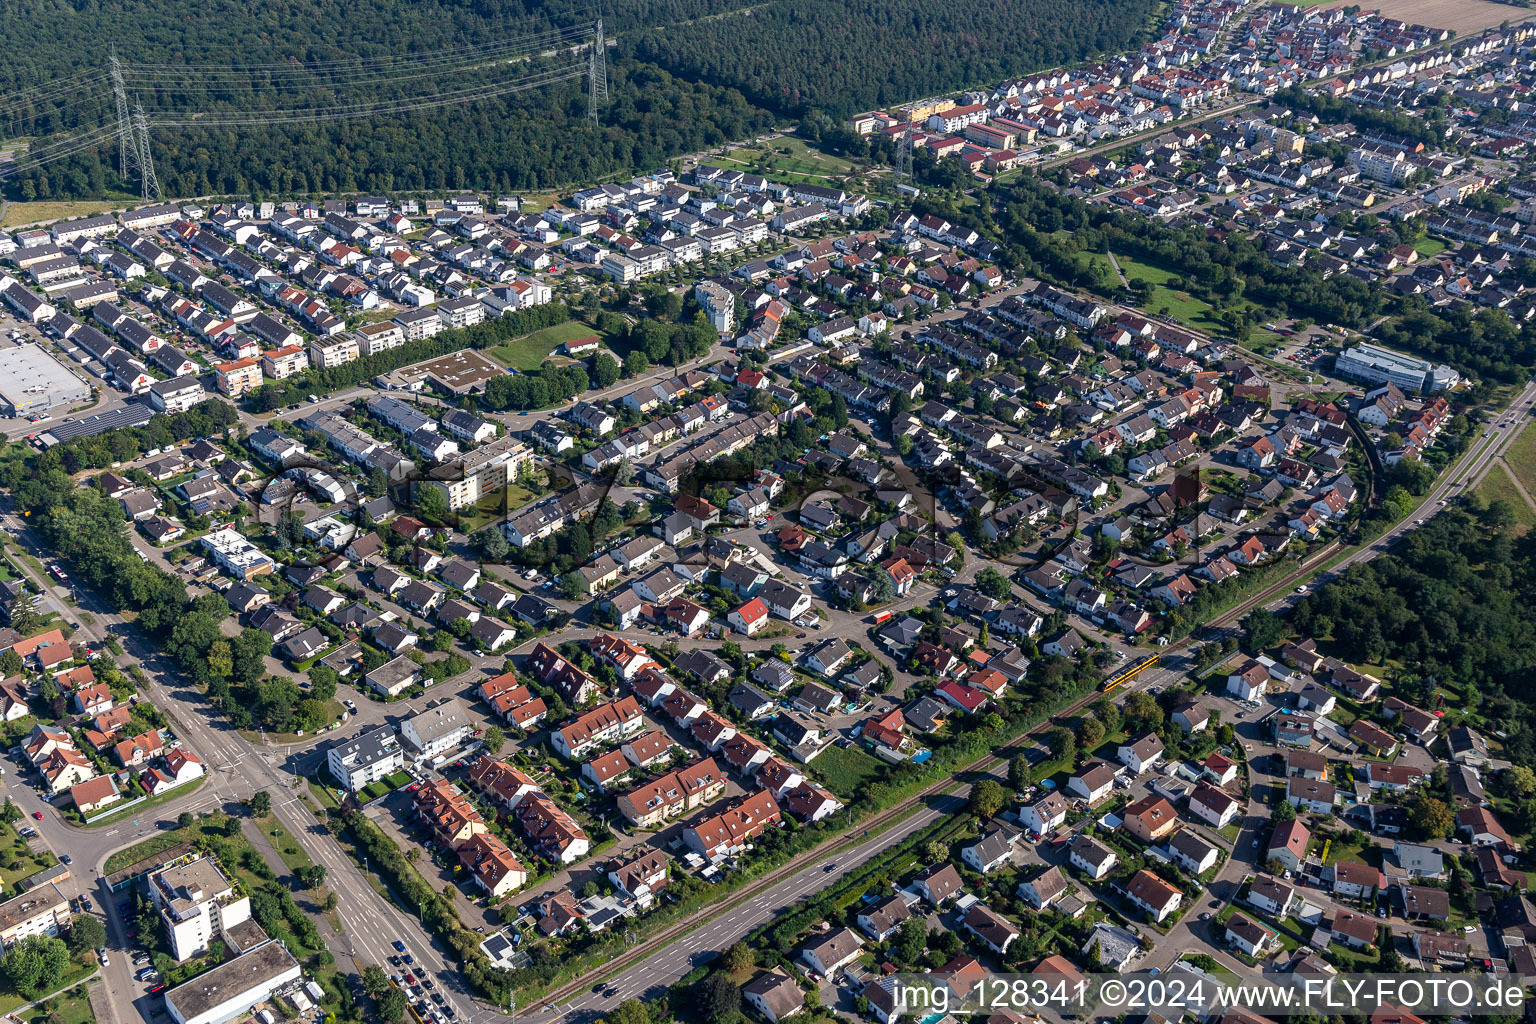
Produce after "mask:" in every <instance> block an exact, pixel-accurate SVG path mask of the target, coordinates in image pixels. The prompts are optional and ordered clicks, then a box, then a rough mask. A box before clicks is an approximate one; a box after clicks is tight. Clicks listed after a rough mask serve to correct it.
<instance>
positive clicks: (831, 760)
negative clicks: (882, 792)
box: [815, 746, 881, 800]
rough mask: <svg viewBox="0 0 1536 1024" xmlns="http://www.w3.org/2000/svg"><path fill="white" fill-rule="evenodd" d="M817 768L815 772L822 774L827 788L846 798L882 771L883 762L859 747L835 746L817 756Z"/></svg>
mask: <svg viewBox="0 0 1536 1024" xmlns="http://www.w3.org/2000/svg"><path fill="white" fill-rule="evenodd" d="M815 768H816V771H815V774H817V775H820V776H821V778H822V779H823V780H824V781H825V782H826V784H827V788H828V789H830V790H831V791H832V792H833V793H834V794H835V795H836V796H839V797H842V798H843V799H845V800H846V799H847V798H848V797H850V796H852V795H853V794H854V793H855V792H856V791H857V790H858V788H859V787H860V786H861V785H863V784H864V783H865V782H867V781H869V780H870V779H872V778H874V777H875V776H876V775H878V774H879V773H880V769H881V764H880V762H879V761H877V760H876V759H875V757H874V755H872V754H869V753H866V752H865V751H863V750H860V749H859V748H858V747H848V748H843V747H835V746H834V747H829V748H828V749H827V750H826V751H824V752H823V753H821V754H820V755H818V756H817V758H816V764H815Z"/></svg>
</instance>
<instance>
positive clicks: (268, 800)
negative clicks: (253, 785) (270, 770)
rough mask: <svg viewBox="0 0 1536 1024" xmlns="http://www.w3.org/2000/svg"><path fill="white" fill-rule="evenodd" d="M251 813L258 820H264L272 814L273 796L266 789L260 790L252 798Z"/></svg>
mask: <svg viewBox="0 0 1536 1024" xmlns="http://www.w3.org/2000/svg"><path fill="white" fill-rule="evenodd" d="M251 813H252V814H254V815H256V816H257V817H258V818H264V817H266V816H267V815H269V814H271V813H272V794H271V793H268V792H267V791H266V790H264V789H258V790H257V791H256V792H255V793H254V794H252V796H251Z"/></svg>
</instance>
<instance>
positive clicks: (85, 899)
mask: <svg viewBox="0 0 1536 1024" xmlns="http://www.w3.org/2000/svg"><path fill="white" fill-rule="evenodd" d="M80 905H81V906H82V907H84V908H85V909H86V910H90V909H91V898H90V897H89V896H81V897H80Z"/></svg>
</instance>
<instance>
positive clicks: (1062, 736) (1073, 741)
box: [1045, 725, 1077, 761]
mask: <svg viewBox="0 0 1536 1024" xmlns="http://www.w3.org/2000/svg"><path fill="white" fill-rule="evenodd" d="M1045 745H1046V747H1047V748H1048V749H1049V750H1050V752H1051V758H1052V760H1056V761H1070V760H1072V759H1073V758H1074V757H1076V756H1077V738H1076V737H1075V736H1073V735H1072V730H1071V729H1068V728H1066V727H1065V726H1061V725H1058V726H1056V727H1054V728H1052V729H1050V730H1049V731H1047V732H1046V734H1045Z"/></svg>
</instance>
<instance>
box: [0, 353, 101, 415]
mask: <svg viewBox="0 0 1536 1024" xmlns="http://www.w3.org/2000/svg"><path fill="white" fill-rule="evenodd" d="M90 398H91V388H90V385H89V384H86V383H85V382H84V381H83V380H81V379H80V378H79V377H76V376H75V375H74V374H73V373H70V372H69V370H68V369H66V368H65V367H64V364H62V363H60V362H59V361H58V360H57V359H55V358H53V356H51V355H49V354H48V353H47V352H44V351H43V350H42V349H41V348H39V347H38V346H37V345H18V346H16V347H15V348H7V349H0V412H4V413H5V415H7V416H36V415H37V414H38V413H41V412H47V411H49V410H51V409H57V408H60V407H61V406H62V407H65V408H68V407H69V406H73V405H79V404H80V403H82V402H88V401H90Z"/></svg>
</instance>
